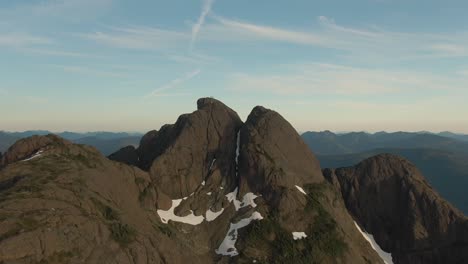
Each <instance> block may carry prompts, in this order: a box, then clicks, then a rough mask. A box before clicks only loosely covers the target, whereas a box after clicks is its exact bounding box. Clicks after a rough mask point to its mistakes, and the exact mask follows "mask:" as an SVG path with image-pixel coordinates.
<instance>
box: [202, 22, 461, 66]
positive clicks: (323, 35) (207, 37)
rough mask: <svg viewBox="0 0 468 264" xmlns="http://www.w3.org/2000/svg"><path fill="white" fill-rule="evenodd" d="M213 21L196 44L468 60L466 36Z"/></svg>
mask: <svg viewBox="0 0 468 264" xmlns="http://www.w3.org/2000/svg"><path fill="white" fill-rule="evenodd" d="M213 17H214V21H215V22H216V23H211V24H206V25H205V27H204V30H203V32H201V34H200V41H202V40H203V41H207V42H213V41H216V42H231V43H252V42H254V41H259V42H260V41H262V42H270V43H272V44H274V43H275V42H277V43H281V42H282V43H289V44H295V45H303V46H316V47H321V48H329V49H335V50H340V51H342V53H341V54H340V56H342V57H343V58H344V59H349V60H352V61H354V62H356V63H359V62H363V61H381V62H384V61H404V60H419V59H438V58H444V57H457V56H458V57H465V56H468V44H467V43H468V32H461V33H460V32H457V33H437V34H430V33H418V32H410V33H408V32H395V31H390V30H385V29H382V28H378V27H376V26H369V27H353V26H344V25H340V24H338V23H336V22H335V20H334V19H333V18H329V17H325V16H319V17H317V26H314V27H311V28H310V29H308V30H304V29H303V30H297V29H290V28H282V27H273V26H268V25H262V24H255V23H251V22H247V21H241V20H234V19H229V18H225V17H220V16H213ZM267 47H268V46H266V48H267Z"/></svg>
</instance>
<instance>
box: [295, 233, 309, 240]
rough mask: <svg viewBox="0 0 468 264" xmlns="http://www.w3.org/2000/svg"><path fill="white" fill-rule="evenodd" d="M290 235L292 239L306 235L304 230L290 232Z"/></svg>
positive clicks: (298, 238)
mask: <svg viewBox="0 0 468 264" xmlns="http://www.w3.org/2000/svg"><path fill="white" fill-rule="evenodd" d="M292 235H293V239H294V240H300V239H303V238H306V237H307V235H306V233H305V232H292Z"/></svg>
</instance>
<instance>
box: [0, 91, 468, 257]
mask: <svg viewBox="0 0 468 264" xmlns="http://www.w3.org/2000/svg"><path fill="white" fill-rule="evenodd" d="M0 157H1V162H0V263H5V264H7V263H122V264H123V263H139V264H140V263H141V264H147V263H358V264H359V263H467V262H468V256H467V255H466V252H468V247H467V239H468V232H467V219H466V217H465V216H464V215H463V214H461V213H460V212H459V211H458V210H456V209H454V208H453V207H452V206H451V205H450V204H448V203H447V202H446V201H445V200H443V199H442V198H441V197H440V196H439V195H438V194H437V193H436V192H435V191H434V190H433V189H432V188H431V187H430V186H429V185H428V184H427V182H426V181H425V180H424V178H423V176H422V175H420V173H419V172H418V171H417V169H416V168H414V167H413V166H412V165H411V164H409V163H408V162H407V161H405V160H403V159H401V158H398V157H394V156H385V155H384V156H377V157H374V158H371V159H369V160H366V161H364V162H363V163H361V164H359V165H357V166H356V167H351V168H342V169H326V170H324V171H323V172H322V170H321V168H320V164H319V162H318V161H317V159H316V158H315V156H314V154H313V153H312V152H311V151H310V149H309V147H308V146H307V145H306V144H305V143H304V142H303V140H302V139H301V137H300V136H299V135H298V133H297V132H296V130H295V129H294V128H293V127H292V126H291V125H290V124H289V123H288V122H287V121H286V120H285V119H284V118H283V117H282V116H281V115H280V114H278V113H277V112H275V111H272V110H269V109H266V108H263V107H261V106H258V107H255V108H254V109H253V110H252V112H251V113H250V115H249V116H248V118H247V120H246V121H245V122H243V121H242V120H241V119H240V118H239V116H238V115H237V113H236V112H235V111H233V110H232V109H230V108H229V107H227V106H226V105H224V104H223V103H222V102H220V101H217V100H215V99H212V98H202V99H200V100H198V102H197V110H196V111H194V112H193V113H189V114H183V115H181V116H180V117H179V118H178V119H177V121H176V122H175V123H174V124H171V125H165V126H163V127H161V128H160V129H159V130H153V131H150V132H148V133H147V134H146V135H145V136H144V137H143V138H142V139H141V142H140V145H139V147H138V148H135V147H133V146H129V147H125V148H123V149H121V150H119V151H117V152H116V153H114V154H111V155H110V156H109V157H105V156H102V155H101V154H100V153H99V152H98V151H97V150H96V149H94V148H92V147H89V146H85V145H77V144H73V143H71V142H69V141H66V140H64V139H61V138H59V137H57V136H54V135H47V136H34V137H30V138H26V139H22V140H20V141H18V142H16V143H15V144H14V145H13V146H11V147H10V148H9V149H8V151H7V152H5V153H4V154H3V155H2V156H0Z"/></svg>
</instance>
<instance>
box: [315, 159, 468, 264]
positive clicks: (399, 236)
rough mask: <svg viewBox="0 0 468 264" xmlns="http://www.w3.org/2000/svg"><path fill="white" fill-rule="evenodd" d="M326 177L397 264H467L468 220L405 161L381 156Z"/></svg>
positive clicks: (356, 217) (357, 218) (330, 171)
mask: <svg viewBox="0 0 468 264" xmlns="http://www.w3.org/2000/svg"><path fill="white" fill-rule="evenodd" d="M324 175H325V177H326V178H327V179H328V180H329V181H330V182H331V183H332V184H333V185H334V186H335V187H336V188H337V189H339V190H341V193H342V195H343V198H344V201H345V202H346V206H347V208H348V210H349V212H350V213H351V214H352V215H353V217H354V218H355V219H356V221H357V222H358V223H359V224H360V225H361V226H362V227H364V229H365V230H366V231H367V232H368V233H371V234H373V235H374V238H375V239H376V241H377V242H378V243H379V245H380V246H381V247H382V248H383V249H384V250H386V251H387V252H391V253H392V257H393V260H394V263H412V264H422V263H466V261H467V260H468V219H467V218H466V217H465V216H464V215H463V214H462V213H461V212H460V211H458V210H457V209H455V208H453V207H452V206H451V205H450V204H449V203H448V202H446V201H445V200H444V199H442V198H441V197H440V196H439V195H438V194H437V192H436V191H435V190H433V189H432V187H431V186H430V185H429V184H428V183H427V182H426V180H425V179H424V177H423V176H422V175H421V174H420V172H419V171H418V170H417V169H416V168H415V167H414V166H413V165H412V164H410V163H409V162H408V161H407V160H405V159H403V158H400V157H397V156H393V155H388V154H384V155H378V156H375V157H372V158H369V159H367V160H365V161H363V162H361V163H359V164H358V165H356V166H355V167H349V168H340V169H336V170H329V169H328V170H324Z"/></svg>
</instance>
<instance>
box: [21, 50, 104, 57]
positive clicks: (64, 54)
mask: <svg viewBox="0 0 468 264" xmlns="http://www.w3.org/2000/svg"><path fill="white" fill-rule="evenodd" d="M20 50H21V51H22V52H29V53H32V54H36V55H45V56H56V57H77V58H103V56H101V55H92V54H87V53H82V52H73V51H62V50H51V49H42V48H21V49H20Z"/></svg>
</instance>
